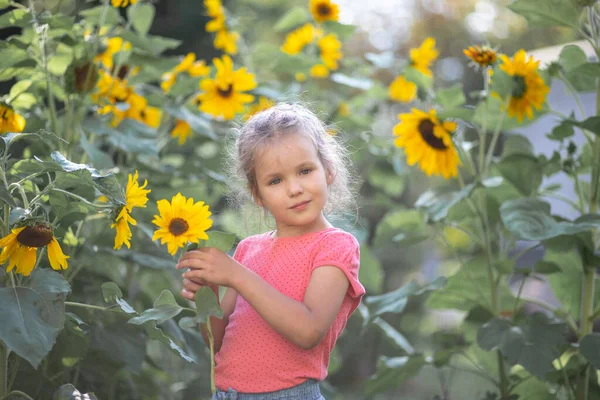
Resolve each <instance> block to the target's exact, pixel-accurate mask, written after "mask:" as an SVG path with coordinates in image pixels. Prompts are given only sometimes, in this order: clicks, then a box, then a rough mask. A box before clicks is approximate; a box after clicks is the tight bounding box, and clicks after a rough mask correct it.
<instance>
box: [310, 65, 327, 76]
mask: <svg viewBox="0 0 600 400" xmlns="http://www.w3.org/2000/svg"><path fill="white" fill-rule="evenodd" d="M310 76H312V77H314V78H327V77H328V76H329V70H328V69H327V67H326V66H324V65H323V64H317V65H313V66H312V68H311V69H310Z"/></svg>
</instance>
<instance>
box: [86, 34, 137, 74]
mask: <svg viewBox="0 0 600 400" xmlns="http://www.w3.org/2000/svg"><path fill="white" fill-rule="evenodd" d="M129 50H131V43H129V42H126V41H124V40H123V38H120V37H113V38H110V39H108V41H107V45H106V50H104V52H103V53H101V54H98V55H97V56H96V58H95V59H94V61H100V62H101V63H102V64H104V66H105V67H106V68H108V69H111V68H112V67H113V56H114V55H115V54H116V53H118V52H119V51H129Z"/></svg>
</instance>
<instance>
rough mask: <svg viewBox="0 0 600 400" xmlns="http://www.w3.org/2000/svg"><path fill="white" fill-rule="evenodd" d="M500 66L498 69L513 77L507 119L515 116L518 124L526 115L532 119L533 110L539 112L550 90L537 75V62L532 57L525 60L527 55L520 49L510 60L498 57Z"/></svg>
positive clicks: (501, 56)
mask: <svg viewBox="0 0 600 400" xmlns="http://www.w3.org/2000/svg"><path fill="white" fill-rule="evenodd" d="M500 59H501V60H502V65H501V66H500V69H501V70H503V71H504V72H506V73H507V74H508V75H510V76H512V77H513V91H512V93H511V98H510V103H509V105H508V115H509V117H513V116H515V115H516V116H517V120H518V121H519V122H522V121H523V117H524V116H525V114H527V117H528V118H529V119H533V109H532V107H535V108H536V109H538V110H541V108H542V105H543V104H544V102H545V101H546V95H547V94H548V92H549V91H550V88H548V86H546V83H545V82H544V79H542V77H541V76H540V74H539V73H538V65H539V63H540V62H539V61H535V60H534V59H533V57H531V56H530V57H529V59H527V53H526V52H525V50H523V49H521V50H519V51H517V52H516V53H515V55H514V56H513V59H512V60H511V59H510V58H509V57H508V56H506V55H504V54H502V55H500Z"/></svg>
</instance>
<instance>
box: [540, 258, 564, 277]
mask: <svg viewBox="0 0 600 400" xmlns="http://www.w3.org/2000/svg"><path fill="white" fill-rule="evenodd" d="M533 271H534V272H535V273H536V274H554V273H556V272H561V271H562V269H561V268H560V266H559V265H558V264H556V263H553V262H550V261H538V262H537V263H535V266H534V267H533Z"/></svg>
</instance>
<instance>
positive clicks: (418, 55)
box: [410, 37, 439, 77]
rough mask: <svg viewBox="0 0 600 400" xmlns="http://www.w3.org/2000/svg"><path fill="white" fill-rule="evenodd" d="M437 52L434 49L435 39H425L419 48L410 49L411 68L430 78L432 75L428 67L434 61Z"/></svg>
mask: <svg viewBox="0 0 600 400" xmlns="http://www.w3.org/2000/svg"><path fill="white" fill-rule="evenodd" d="M438 55H439V51H437V50H436V48H435V39H434V38H432V37H428V38H426V39H425V40H424V41H423V43H421V46H419V47H417V48H414V49H410V63H411V66H412V67H413V68H414V69H416V70H418V71H420V72H421V73H423V74H425V75H427V76H429V77H431V76H432V73H431V70H430V69H429V67H430V66H431V64H432V63H433V62H434V61H435V59H436V58H437V56H438Z"/></svg>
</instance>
